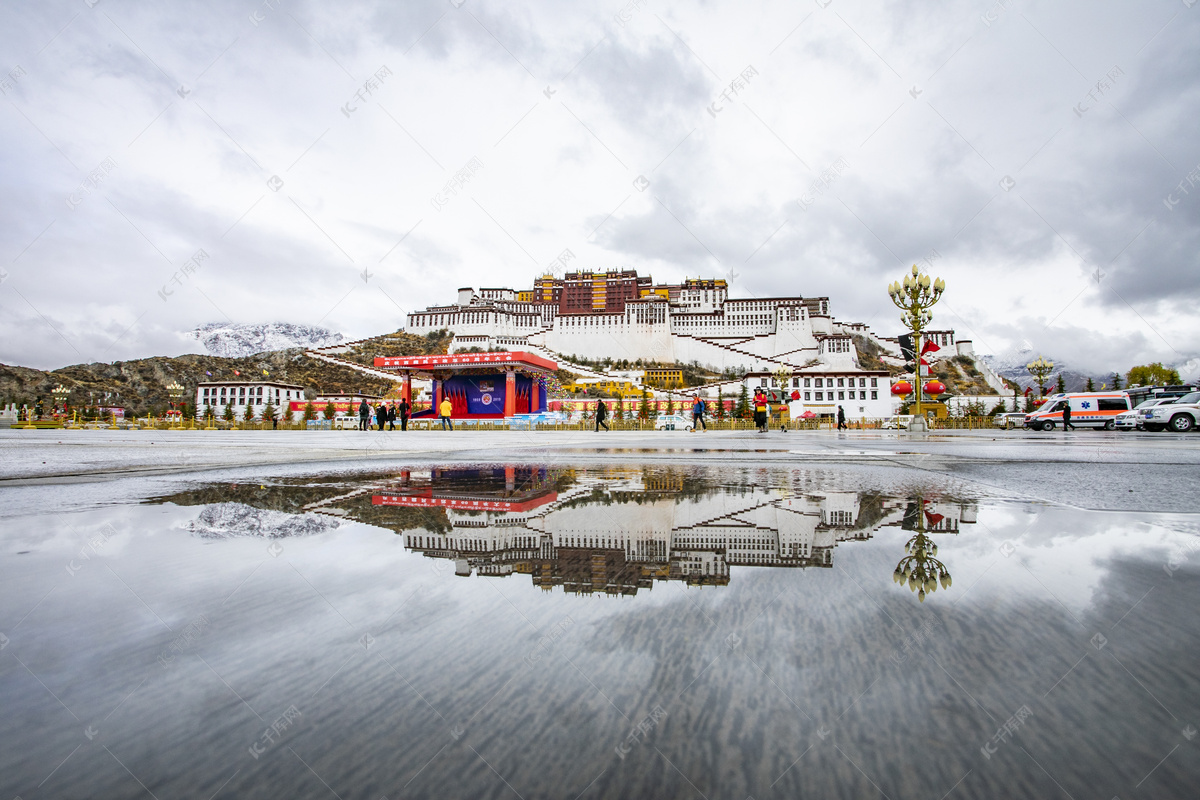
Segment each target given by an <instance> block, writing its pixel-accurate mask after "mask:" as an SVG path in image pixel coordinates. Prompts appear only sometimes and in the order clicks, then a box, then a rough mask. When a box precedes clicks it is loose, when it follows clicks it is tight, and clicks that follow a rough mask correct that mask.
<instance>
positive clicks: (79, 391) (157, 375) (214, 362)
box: [0, 332, 449, 415]
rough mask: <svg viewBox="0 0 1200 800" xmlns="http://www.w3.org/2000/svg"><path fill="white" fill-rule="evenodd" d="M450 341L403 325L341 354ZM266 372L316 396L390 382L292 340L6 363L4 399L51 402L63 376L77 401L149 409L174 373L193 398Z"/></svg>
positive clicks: (0, 394)
mask: <svg viewBox="0 0 1200 800" xmlns="http://www.w3.org/2000/svg"><path fill="white" fill-rule="evenodd" d="M448 344H449V337H448V336H446V337H441V336H438V335H430V336H428V337H426V336H413V335H411V334H407V333H403V332H397V333H393V334H388V335H386V336H380V337H376V338H374V339H367V340H363V341H362V342H359V343H356V344H355V346H354V347H353V349H352V352H351V353H348V354H344V355H343V357H344V358H347V359H349V360H352V361H357V362H359V363H363V364H371V363H372V360H373V359H374V356H375V355H433V354H437V353H445V352H446V347H447V345H448ZM239 373H240V374H239ZM268 379H269V380H275V381H283V382H285V383H294V384H297V385H299V386H303V387H304V389H305V391H306V392H307V393H308V396H310V397H312V396H314V395H315V394H317V393H318V392H321V391H333V390H338V391H354V390H361V391H364V392H368V393H372V394H382V393H384V392H386V391H387V390H388V389H390V388H391V384H390V383H389V382H387V381H383V380H376V379H374V378H371V377H370V376H368V375H364V374H362V373H360V372H356V371H355V370H352V369H348V368H346V367H339V366H336V365H333V364H328V363H326V362H324V361H320V360H318V359H314V358H309V357H308V356H306V355H305V354H304V349H302V348H288V349H285V350H274V351H271V352H266V353H258V354H256V355H250V356H243V357H237V358H227V357H223V356H215V355H194V354H189V355H183V356H176V357H167V356H160V357H154V358H142V359H137V360H135V361H114V362H113V363H111V364H108V363H103V362H95V363H92V364H74V365H72V366H69V367H63V368H61V369H56V370H51V371H48V372H46V371H43V370H37V369H29V368H27V367H19V366H7V365H3V364H0V403H16V404H18V405H21V404H25V403H28V404H30V405H32V404H33V403H34V402H35V401H36V400H37V399H38V398H41V399H42V400H43V402H45V403H49V402H50V400H51V397H52V395H51V394H50V392H51V390H52V389H54V387H55V386H57V385H58V384H60V383H61V384H62V385H63V386H65V387H67V388H68V389H70V390H71V394H70V395H69V396H68V398H67V402H68V403H69V404H70V405H72V406H86V405H89V404H92V403H95V404H100V405H108V406H120V407H124V408H125V409H126V413H127V414H136V415H144V414H146V413H148V412H149V413H157V412H161V411H163V410H164V409H166V408H167V406H168V404H169V398H168V396H167V391H166V386H167V384H169V383H171V382H172V381H178V382H179V383H180V384H182V385H183V386H184V387H185V388H186V390H187V392H186V393H185V394H184V400H185V401H187V400H194V398H195V387H196V384H197V383H199V382H201V381H212V380H229V381H233V380H268Z"/></svg>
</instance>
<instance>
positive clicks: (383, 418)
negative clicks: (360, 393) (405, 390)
mask: <svg viewBox="0 0 1200 800" xmlns="http://www.w3.org/2000/svg"><path fill="white" fill-rule="evenodd" d="M411 416H412V406H411V405H409V402H408V401H407V400H401V401H400V402H399V403H395V402H392V403H380V404H379V405H378V406H376V407H375V408H371V404H370V403H368V402H367V401H366V400H365V399H364V400H363V401H362V402H361V403H359V404H358V429H359V430H360V431H369V430H371V427H372V425H374V426H377V430H383V426H385V425H386V426H388V430H391V431H394V430H396V421H397V420H399V421H400V430H402V431H406V430H408V418H409V417H411Z"/></svg>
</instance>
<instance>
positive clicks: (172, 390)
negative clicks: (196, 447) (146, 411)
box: [167, 381, 183, 427]
mask: <svg viewBox="0 0 1200 800" xmlns="http://www.w3.org/2000/svg"><path fill="white" fill-rule="evenodd" d="M167 395H168V396H169V397H170V398H171V410H172V411H174V410H175V406H176V405H178V404H179V400H180V398H182V397H183V387H182V386H180V385H179V381H171V382H170V383H168V384H167ZM172 416H173V415H172ZM179 425H180V427H182V426H183V415H182V414H180V417H179Z"/></svg>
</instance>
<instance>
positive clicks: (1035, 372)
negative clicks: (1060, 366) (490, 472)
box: [1025, 356, 1054, 397]
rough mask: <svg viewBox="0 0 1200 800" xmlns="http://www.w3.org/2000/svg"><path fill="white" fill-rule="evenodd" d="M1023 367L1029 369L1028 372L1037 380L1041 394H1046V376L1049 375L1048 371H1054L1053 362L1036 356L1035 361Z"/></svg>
mask: <svg viewBox="0 0 1200 800" xmlns="http://www.w3.org/2000/svg"><path fill="white" fill-rule="evenodd" d="M1025 369H1027V370H1029V374H1030V375H1032V376H1033V379H1034V380H1035V381H1037V384H1038V390H1039V391H1040V392H1041V393H1042V396H1043V397H1045V395H1046V378H1049V377H1050V373H1051V372H1053V371H1054V362H1053V361H1047V360H1046V359H1044V358H1042V357H1041V356H1038V357H1037V360H1036V361H1033V362H1032V363H1030V364H1026V365H1025Z"/></svg>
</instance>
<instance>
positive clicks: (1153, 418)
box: [1141, 392, 1200, 433]
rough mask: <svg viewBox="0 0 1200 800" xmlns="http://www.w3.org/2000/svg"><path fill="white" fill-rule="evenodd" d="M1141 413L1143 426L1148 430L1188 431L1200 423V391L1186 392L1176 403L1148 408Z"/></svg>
mask: <svg viewBox="0 0 1200 800" xmlns="http://www.w3.org/2000/svg"><path fill="white" fill-rule="evenodd" d="M1141 415H1142V427H1143V428H1145V429H1146V430H1148V431H1161V430H1171V431H1174V432H1176V433H1187V432H1188V431H1190V430H1192V429H1193V428H1195V427H1197V426H1198V425H1200V392H1192V393H1191V394H1185V395H1184V396H1183V397H1180V398H1179V399H1177V400H1176V401H1175V402H1174V403H1168V404H1166V405H1159V406H1154V407H1153V408H1147V409H1146V410H1145V411H1142V412H1141Z"/></svg>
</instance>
